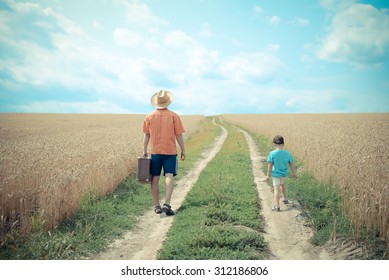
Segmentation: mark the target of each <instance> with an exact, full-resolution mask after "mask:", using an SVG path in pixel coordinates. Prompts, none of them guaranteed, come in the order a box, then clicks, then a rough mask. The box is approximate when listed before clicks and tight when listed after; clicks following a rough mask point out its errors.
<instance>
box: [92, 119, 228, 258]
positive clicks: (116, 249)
mask: <svg viewBox="0 0 389 280" xmlns="http://www.w3.org/2000/svg"><path fill="white" fill-rule="evenodd" d="M213 124H214V125H216V126H219V127H220V128H221V129H222V134H221V135H220V136H218V137H217V138H216V139H215V141H214V142H213V144H212V145H211V147H210V148H209V149H207V150H206V151H205V152H204V153H203V154H202V157H201V159H200V160H199V161H198V162H197V163H196V164H195V166H194V167H193V168H192V169H191V170H190V171H189V172H188V173H187V174H186V175H185V176H184V177H183V178H181V179H180V180H179V181H177V182H176V183H175V187H174V191H173V196H172V199H171V204H172V205H173V207H174V208H175V209H178V208H179V207H180V206H181V204H182V202H183V201H184V199H185V196H186V194H187V193H188V192H189V190H190V189H191V188H192V186H193V185H194V184H195V183H196V181H197V180H198V178H199V176H200V173H201V171H203V169H204V168H205V167H206V166H207V164H208V163H209V162H210V161H211V160H212V159H213V158H214V157H215V156H216V154H217V153H218V152H219V151H220V149H221V147H222V146H223V143H224V141H225V140H226V138H227V135H228V131H227V129H225V128H224V127H223V126H221V125H218V124H216V122H215V119H213ZM150 197H151V194H150ZM173 220H174V216H171V217H168V216H165V215H164V214H161V215H157V214H155V213H154V211H151V210H150V211H147V212H146V213H145V214H144V215H143V216H141V217H139V218H138V223H137V225H136V227H135V229H134V230H132V231H129V232H127V233H126V234H125V235H124V236H123V238H121V239H117V240H115V241H114V242H112V243H111V244H110V245H109V246H108V249H107V250H106V251H104V252H102V253H100V254H99V255H97V256H95V257H94V259H97V260H155V259H156V254H157V252H158V250H159V249H160V248H161V247H162V243H163V241H164V239H165V237H166V233H167V232H168V230H169V228H170V226H171V225H172V223H173Z"/></svg>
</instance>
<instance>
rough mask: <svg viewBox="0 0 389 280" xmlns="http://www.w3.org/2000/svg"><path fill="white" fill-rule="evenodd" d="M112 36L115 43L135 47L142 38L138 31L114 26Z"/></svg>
mask: <svg viewBox="0 0 389 280" xmlns="http://www.w3.org/2000/svg"><path fill="white" fill-rule="evenodd" d="M113 37H114V40H115V42H116V44H118V45H120V46H124V47H136V46H139V45H140V44H141V43H142V41H143V38H142V36H141V35H140V34H139V33H137V32H133V31H130V30H128V29H125V28H116V29H115V31H114V32H113Z"/></svg>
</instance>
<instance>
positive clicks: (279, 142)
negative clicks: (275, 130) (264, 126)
mask: <svg viewBox="0 0 389 280" xmlns="http://www.w3.org/2000/svg"><path fill="white" fill-rule="evenodd" d="M273 143H274V144H277V145H282V144H284V137H282V136H281V135H276V136H274V138H273Z"/></svg>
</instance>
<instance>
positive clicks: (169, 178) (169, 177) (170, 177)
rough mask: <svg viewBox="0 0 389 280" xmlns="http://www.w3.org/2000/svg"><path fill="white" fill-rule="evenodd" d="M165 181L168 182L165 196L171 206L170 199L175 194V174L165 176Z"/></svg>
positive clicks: (166, 201)
mask: <svg viewBox="0 0 389 280" xmlns="http://www.w3.org/2000/svg"><path fill="white" fill-rule="evenodd" d="M165 176H166V177H165V181H166V194H165V203H166V204H168V205H170V199H171V198H172V194H173V183H174V181H173V174H171V173H167V174H166V175H165Z"/></svg>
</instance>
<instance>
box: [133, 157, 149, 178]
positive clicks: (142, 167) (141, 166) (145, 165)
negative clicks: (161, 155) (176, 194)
mask: <svg viewBox="0 0 389 280" xmlns="http://www.w3.org/2000/svg"><path fill="white" fill-rule="evenodd" d="M150 164H151V159H150V158H145V157H138V172H137V173H136V179H137V180H138V181H139V182H142V183H149V182H151V174H150Z"/></svg>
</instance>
